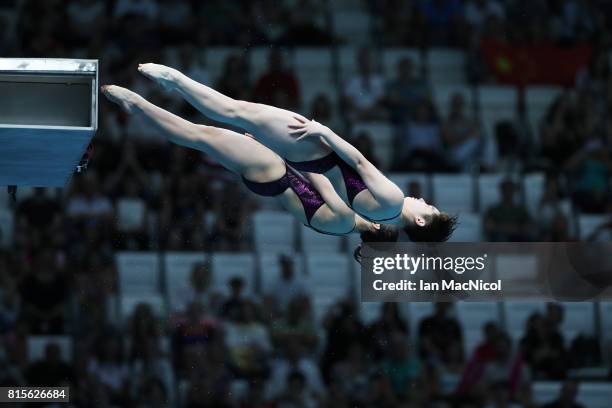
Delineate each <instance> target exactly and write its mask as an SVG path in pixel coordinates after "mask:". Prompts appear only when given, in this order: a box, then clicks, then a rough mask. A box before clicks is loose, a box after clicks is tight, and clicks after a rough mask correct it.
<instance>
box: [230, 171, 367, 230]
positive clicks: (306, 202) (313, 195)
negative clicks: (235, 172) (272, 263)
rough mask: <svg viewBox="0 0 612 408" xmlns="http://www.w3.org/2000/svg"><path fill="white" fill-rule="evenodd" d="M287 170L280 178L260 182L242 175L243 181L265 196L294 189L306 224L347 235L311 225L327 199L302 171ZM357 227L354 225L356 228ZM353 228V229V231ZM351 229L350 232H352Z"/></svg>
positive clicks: (249, 187)
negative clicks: (324, 198) (302, 209)
mask: <svg viewBox="0 0 612 408" xmlns="http://www.w3.org/2000/svg"><path fill="white" fill-rule="evenodd" d="M285 167H286V169H287V171H286V172H285V175H284V176H283V177H281V178H280V179H278V180H275V181H268V182H265V183H259V182H255V181H251V180H247V179H246V178H244V177H242V181H243V182H244V184H245V185H246V186H247V188H248V189H249V190H251V191H252V192H253V193H255V194H257V195H260V196H264V197H276V196H278V195H281V194H283V193H284V192H285V191H286V190H287V189H288V188H290V189H291V190H293V192H294V193H295V194H296V195H297V196H298V198H299V199H300V201H301V203H302V206H303V207H304V214H305V215H306V220H307V221H308V224H305V225H306V226H307V227H310V228H312V229H313V230H315V231H317V232H320V233H321V234H327V235H345V234H347V233H348V232H347V233H343V234H337V233H333V232H326V231H321V230H319V229H317V228H315V227H313V226H312V225H310V221H311V220H312V217H313V216H314V214H315V213H316V212H317V210H318V209H319V208H321V206H322V205H323V204H325V200H323V197H321V194H319V192H318V191H317V190H316V189H315V188H314V186H313V185H312V184H311V183H310V182H308V180H306V179H305V178H304V176H302V175H301V174H300V173H298V172H297V171H295V170H294V169H292V168H291V167H290V166H285ZM354 228H355V227H353V229H354ZM353 229H351V231H353ZM351 231H349V232H351Z"/></svg>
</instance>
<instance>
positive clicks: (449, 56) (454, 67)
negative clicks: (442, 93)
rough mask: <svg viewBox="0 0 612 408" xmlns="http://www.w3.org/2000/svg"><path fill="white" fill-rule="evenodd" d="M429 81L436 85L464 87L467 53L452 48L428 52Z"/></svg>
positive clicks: (432, 49) (435, 49)
mask: <svg viewBox="0 0 612 408" xmlns="http://www.w3.org/2000/svg"><path fill="white" fill-rule="evenodd" d="M427 68H428V77H429V81H430V82H431V83H432V84H435V85H464V84H466V83H467V80H466V77H465V52H463V51H461V50H457V49H452V48H431V49H430V50H429V51H428V52H427Z"/></svg>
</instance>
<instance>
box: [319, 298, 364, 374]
mask: <svg viewBox="0 0 612 408" xmlns="http://www.w3.org/2000/svg"><path fill="white" fill-rule="evenodd" d="M323 327H324V329H325V331H326V332H327V336H326V337H325V339H326V344H325V347H324V349H323V354H322V356H321V372H322V374H323V378H324V380H325V382H326V383H327V382H329V380H330V379H331V369H332V367H333V366H334V364H335V363H337V362H338V361H342V360H343V359H345V358H346V355H347V352H348V349H349V348H350V346H351V345H352V344H353V343H359V344H362V345H364V344H366V338H365V336H366V332H365V328H364V325H363V323H362V322H361V320H360V319H359V316H358V313H357V310H356V305H355V303H354V302H352V301H351V300H349V299H346V300H340V301H338V302H337V303H336V304H335V305H334V307H332V308H331V309H330V311H329V312H328V314H327V315H326V316H325V317H324V319H323Z"/></svg>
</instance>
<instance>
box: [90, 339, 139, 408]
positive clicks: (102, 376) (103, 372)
mask: <svg viewBox="0 0 612 408" xmlns="http://www.w3.org/2000/svg"><path fill="white" fill-rule="evenodd" d="M94 350H95V351H94V352H95V355H94V356H93V357H91V358H90V359H89V362H88V365H87V372H88V374H89V375H90V376H92V377H93V378H95V379H96V380H98V381H100V382H101V383H102V384H104V386H105V388H106V392H107V393H108V394H109V395H110V399H111V401H112V402H113V403H115V404H121V403H125V402H126V401H128V400H129V391H130V369H129V366H128V364H127V362H126V359H125V355H124V349H123V344H122V337H121V336H118V335H117V334H116V333H106V335H104V336H100V338H98V340H97V342H96V345H95V349H94Z"/></svg>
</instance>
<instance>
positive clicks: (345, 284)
mask: <svg viewBox="0 0 612 408" xmlns="http://www.w3.org/2000/svg"><path fill="white" fill-rule="evenodd" d="M305 260H306V262H305V266H306V274H307V276H308V279H309V280H310V282H311V283H312V289H313V295H314V296H315V298H319V297H323V296H322V291H329V292H331V293H333V294H336V295H338V296H344V295H346V294H348V293H349V290H350V285H349V282H350V270H349V268H350V265H349V260H348V258H347V257H346V256H345V255H344V254H317V253H312V254H310V255H309V256H308V257H306V259H305Z"/></svg>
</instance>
